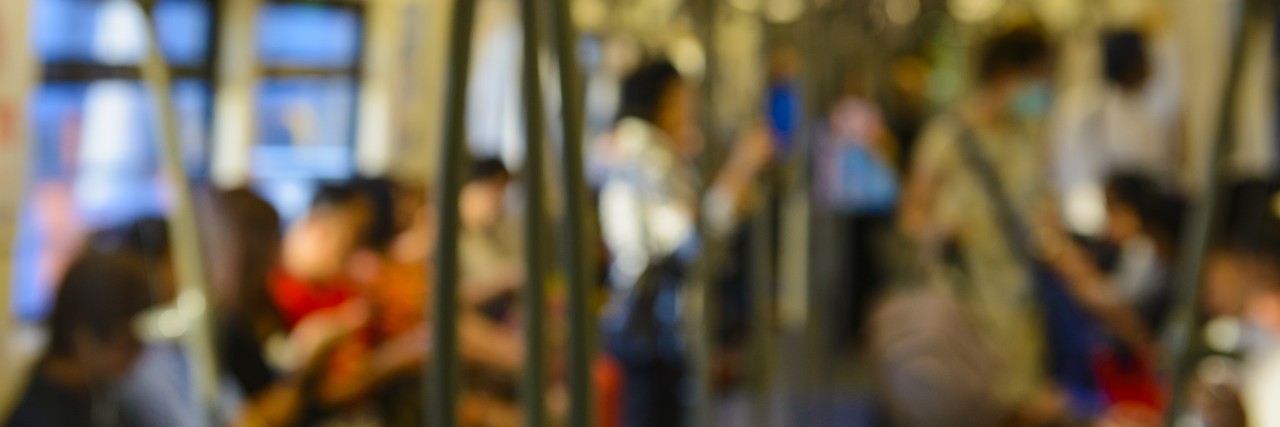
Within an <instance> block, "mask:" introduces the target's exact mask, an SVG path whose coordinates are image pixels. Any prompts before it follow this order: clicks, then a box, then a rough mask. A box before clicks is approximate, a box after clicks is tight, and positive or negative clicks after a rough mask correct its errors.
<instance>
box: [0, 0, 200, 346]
mask: <svg viewBox="0 0 1280 427" xmlns="http://www.w3.org/2000/svg"><path fill="white" fill-rule="evenodd" d="M155 7H156V9H155V15H154V18H155V23H156V27H157V31H158V32H159V34H160V47H161V49H162V52H164V54H165V56H166V58H167V59H169V61H170V62H171V66H172V70H173V74H174V78H175V81H174V83H173V96H174V103H175V108H176V110H177V114H178V126H179V130H180V132H181V133H180V137H181V141H180V142H181V144H182V147H183V154H184V159H185V160H186V162H187V165H188V168H189V171H191V172H192V173H193V174H195V175H201V174H203V172H204V170H205V169H206V168H205V167H204V164H205V159H207V155H206V153H207V151H208V150H207V143H208V137H207V136H208V133H209V129H210V127H209V119H210V115H211V105H212V89H211V86H210V82H209V75H210V72H209V67H210V65H211V60H210V55H211V54H212V52H211V49H210V46H211V43H210V40H211V30H212V29H213V28H214V23H213V22H212V19H213V17H212V13H211V9H212V3H211V2H210V0H159V1H158V2H157V3H156V5H155ZM31 13H32V16H31V22H32V25H31V40H32V43H33V48H34V51H35V53H36V55H37V57H38V58H39V60H40V61H41V63H42V76H41V81H42V83H41V85H40V86H39V87H38V88H37V89H36V90H35V92H34V93H33V96H32V98H31V101H30V104H29V114H28V117H29V118H30V120H31V137H32V147H31V150H30V155H31V156H32V162H31V165H32V166H31V170H30V173H31V175H30V176H31V177H32V178H33V179H32V180H31V181H30V187H29V188H28V195H29V196H28V197H29V200H31V203H25V204H24V212H23V213H22V214H21V218H20V222H19V231H18V233H19V237H18V244H17V246H16V248H15V252H16V254H15V256H17V257H18V258H19V262H17V263H15V271H14V275H15V276H14V287H13V292H14V295H13V300H12V301H13V304H14V311H15V313H17V314H18V316H19V318H21V319H23V320H27V321H35V320H38V319H40V318H41V317H42V316H43V315H44V314H45V312H46V311H47V309H48V305H49V297H50V296H51V295H52V285H53V278H54V277H56V275H57V271H58V268H59V267H58V265H59V264H60V261H59V260H65V258H66V257H68V256H70V253H74V251H76V250H78V245H77V244H76V243H74V242H76V241H78V240H77V239H78V237H77V235H82V234H83V233H84V232H85V231H86V230H91V229H96V228H104V227H112V226H118V225H122V224H125V223H128V222H130V221H133V220H135V219H138V218H140V217H143V216H148V215H155V214H160V213H163V212H164V210H165V207H164V206H165V196H164V194H165V191H164V189H163V184H162V181H161V176H160V171H161V167H160V160H159V159H160V155H159V153H160V151H159V148H158V143H159V141H158V140H157V135H156V121H155V118H156V114H155V112H154V108H153V106H152V102H151V100H150V98H149V94H148V92H147V90H146V88H145V87H144V85H143V83H142V81H141V80H140V78H141V72H140V70H139V68H138V64H139V63H140V62H141V60H142V59H143V57H144V55H145V53H146V49H147V43H148V37H147V31H146V28H145V27H144V26H143V24H144V23H145V15H144V14H143V13H142V11H141V10H140V9H139V8H138V7H137V3H136V2H133V1H130V0H105V1H104V0H41V1H38V2H33V7H32V8H31Z"/></svg>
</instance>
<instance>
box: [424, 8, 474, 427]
mask: <svg viewBox="0 0 1280 427" xmlns="http://www.w3.org/2000/svg"><path fill="white" fill-rule="evenodd" d="M475 9H476V2H475V1H471V0H457V1H454V2H453V20H452V25H451V26H452V29H451V30H450V34H449V58H448V67H449V68H448V70H447V74H446V76H445V79H446V80H445V91H446V95H445V96H446V97H445V109H444V133H443V138H442V139H441V158H442V160H443V161H442V162H441V164H440V203H439V206H440V233H439V236H438V243H439V244H438V246H437V249H436V250H437V251H438V253H437V254H436V257H437V258H436V262H437V263H438V265H437V270H436V283H435V292H433V294H434V296H426V298H427V299H428V301H427V303H428V304H430V306H431V307H432V311H431V312H432V313H434V314H435V321H434V322H433V323H432V335H431V337H432V341H433V346H432V348H433V349H434V354H433V356H434V357H431V358H430V359H429V361H427V362H425V363H426V365H427V366H426V368H427V370H426V375H425V376H426V382H427V393H426V396H427V397H426V399H427V402H426V407H427V416H426V417H424V421H425V422H426V424H427V425H428V426H439V427H453V426H455V425H457V417H456V414H455V411H456V408H455V407H454V406H455V405H454V403H455V402H456V401H457V393H458V383H459V377H458V351H457V342H458V336H457V317H458V308H457V306H458V304H457V301H458V275H459V266H458V233H459V228H460V226H461V218H460V213H459V212H458V195H459V193H460V192H461V189H462V188H461V187H462V172H463V168H464V163H465V162H466V159H467V158H468V153H467V141H466V138H467V129H466V126H467V123H466V107H467V99H466V98H467V80H468V78H469V70H468V68H469V67H470V63H471V29H472V27H473V26H474V25H475Z"/></svg>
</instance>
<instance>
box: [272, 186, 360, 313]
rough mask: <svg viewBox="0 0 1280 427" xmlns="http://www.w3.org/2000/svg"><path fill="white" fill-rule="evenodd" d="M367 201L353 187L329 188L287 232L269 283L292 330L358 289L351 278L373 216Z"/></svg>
mask: <svg viewBox="0 0 1280 427" xmlns="http://www.w3.org/2000/svg"><path fill="white" fill-rule="evenodd" d="M369 210H370V206H369V203H368V201H367V200H366V199H365V198H364V197H363V196H362V195H361V194H360V192H359V191H358V190H357V189H356V188H354V187H351V186H326V187H324V188H322V189H321V190H320V191H319V193H318V194H316V196H315V199H314V200H313V202H312V205H311V210H310V211H309V212H307V214H306V216H305V217H303V218H302V219H300V220H298V221H297V223H295V224H293V226H292V227H291V228H289V230H288V232H287V233H286V234H285V236H284V245H283V248H282V253H281V259H280V266H279V268H277V269H276V270H275V271H274V272H273V273H272V274H271V279H270V281H269V284H268V289H269V293H270V295H271V301H272V303H273V304H274V305H275V308H276V309H277V310H278V311H279V313H280V316H281V319H282V320H283V321H284V326H285V328H286V329H287V330H293V328H294V327H295V326H297V324H298V322H299V321H301V320H302V318H303V317H306V316H307V315H308V314H312V313H315V312H316V311H319V310H324V309H328V308H335V307H338V306H340V305H342V304H343V303H345V302H348V301H350V300H351V299H352V298H354V297H355V295H356V294H357V292H358V291H357V289H355V285H354V283H353V282H352V279H351V278H350V277H349V276H348V271H347V270H348V269H347V267H348V264H349V263H350V262H351V260H352V256H353V255H354V254H355V252H356V250H357V248H358V246H359V243H360V238H361V235H362V234H363V233H364V229H365V228H366V227H367V224H368V222H369V216H370V212H369Z"/></svg>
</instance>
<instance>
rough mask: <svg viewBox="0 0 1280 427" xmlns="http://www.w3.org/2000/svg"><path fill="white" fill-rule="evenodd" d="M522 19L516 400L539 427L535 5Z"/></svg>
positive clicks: (541, 296) (542, 117) (543, 304)
mask: <svg viewBox="0 0 1280 427" xmlns="http://www.w3.org/2000/svg"><path fill="white" fill-rule="evenodd" d="M520 18H521V24H522V26H523V27H524V39H523V41H524V52H523V56H522V60H521V77H522V78H521V85H520V86H521V89H522V92H523V94H524V128H525V136H524V138H525V139H524V142H525V156H524V181H525V188H526V190H525V193H526V194H525V200H526V205H525V223H524V227H525V230H524V232H525V241H524V243H525V254H524V256H525V262H526V270H527V271H528V273H527V278H526V279H525V289H524V313H525V315H524V334H525V337H524V339H525V350H526V351H525V357H526V360H525V365H524V384H523V386H524V387H523V390H522V392H521V396H520V400H521V402H522V403H523V404H524V419H525V425H528V426H534V427H536V426H541V425H543V423H544V422H545V421H546V413H545V412H546V402H545V401H544V400H543V395H544V392H545V390H546V363H545V359H546V357H545V349H544V344H545V340H544V335H545V328H544V327H543V322H544V320H545V318H546V310H547V296H546V282H545V279H546V277H547V276H546V272H545V271H543V267H544V263H543V262H542V261H543V257H544V255H543V252H542V248H543V246H542V245H543V244H544V243H545V242H543V237H544V234H545V233H544V230H543V227H545V226H546V222H545V221H543V214H544V213H545V211H546V209H545V207H544V206H543V197H544V196H545V194H544V192H543V184H544V178H545V173H544V172H543V156H544V155H545V153H544V150H543V139H544V138H545V137H546V129H545V127H544V126H545V124H546V123H545V121H546V114H544V113H543V104H542V79H541V78H539V76H540V73H539V72H538V71H539V70H538V1H537V0H521V1H520Z"/></svg>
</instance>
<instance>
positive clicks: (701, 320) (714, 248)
mask: <svg viewBox="0 0 1280 427" xmlns="http://www.w3.org/2000/svg"><path fill="white" fill-rule="evenodd" d="M716 2H717V0H694V2H693V18H694V27H695V29H696V30H697V31H698V38H699V39H700V41H701V42H702V46H703V49H702V50H703V52H705V55H706V57H705V58H704V60H703V62H704V69H703V70H704V71H703V77H702V82H701V87H700V89H701V93H700V95H701V96H700V98H701V99H700V101H701V103H702V109H701V111H700V114H701V116H702V120H701V124H702V126H701V127H702V134H703V139H704V140H705V143H704V144H703V153H702V158H701V159H700V162H699V166H700V167H701V169H702V170H701V171H700V172H701V175H702V177H703V179H705V180H710V179H711V178H712V177H713V176H715V169H714V168H715V167H717V166H719V164H720V160H721V158H722V157H723V156H722V155H721V153H723V152H724V150H723V149H722V147H721V141H720V140H719V138H718V132H717V130H718V129H717V128H716V120H715V85H714V83H715V81H716V80H717V79H716V75H717V73H718V72H719V71H718V69H717V58H716V46H715V16H716V13H715V10H716V7H715V6H716ZM706 225H707V224H705V223H703V222H702V221H699V230H698V235H699V237H701V238H702V239H703V245H702V254H701V255H700V256H699V258H698V262H697V264H695V265H694V268H693V270H692V272H691V274H690V275H689V276H690V277H689V280H688V281H687V282H686V284H685V287H686V289H685V293H686V295H687V298H686V300H687V301H688V303H687V308H686V310H685V313H686V316H688V326H687V328H686V333H687V335H688V336H687V341H688V342H689V343H690V344H689V346H688V348H689V367H690V375H691V377H692V378H690V379H691V381H690V384H691V387H690V390H689V391H690V395H691V399H690V400H691V406H690V408H689V414H688V417H689V422H688V424H689V425H690V426H691V427H704V426H711V425H712V424H713V423H714V422H715V420H714V418H715V414H714V411H713V410H712V409H711V406H712V398H713V396H712V394H713V393H712V384H711V382H712V378H711V355H712V353H713V351H714V349H715V346H716V342H715V336H716V334H715V331H716V320H717V319H716V316H717V313H719V305H718V304H717V303H718V302H719V299H718V297H719V295H718V293H717V292H716V278H717V275H718V273H719V270H720V267H721V266H722V265H723V262H722V258H723V256H724V255H723V252H724V245H725V242H723V241H720V240H719V239H717V238H715V237H714V236H711V235H710V234H708V233H707V232H706Z"/></svg>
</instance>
